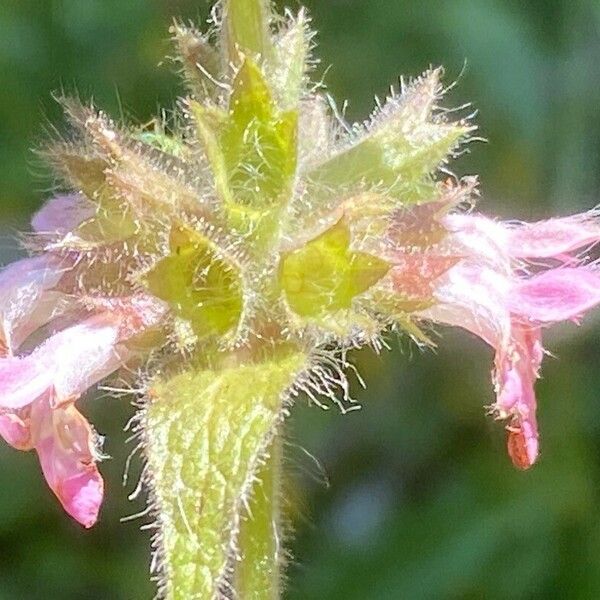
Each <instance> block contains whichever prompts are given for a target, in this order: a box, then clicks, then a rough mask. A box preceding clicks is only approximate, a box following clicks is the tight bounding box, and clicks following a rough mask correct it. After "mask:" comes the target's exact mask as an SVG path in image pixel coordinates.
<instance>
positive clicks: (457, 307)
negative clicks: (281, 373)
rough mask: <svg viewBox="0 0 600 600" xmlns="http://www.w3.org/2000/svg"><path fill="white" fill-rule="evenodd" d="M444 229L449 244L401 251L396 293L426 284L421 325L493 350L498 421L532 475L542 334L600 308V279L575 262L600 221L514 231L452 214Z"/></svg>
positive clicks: (516, 458)
mask: <svg viewBox="0 0 600 600" xmlns="http://www.w3.org/2000/svg"><path fill="white" fill-rule="evenodd" d="M399 220H400V226H399V224H398V222H397V223H396V225H395V228H396V230H398V228H399V229H400V230H402V226H401V223H402V217H401V216H400V217H399ZM439 223H441V224H443V226H444V227H445V228H446V230H447V231H448V234H447V235H446V237H445V238H443V240H442V241H440V242H436V243H433V244H431V245H428V246H426V247H423V248H419V249H416V250H415V248H414V247H410V248H404V252H406V253H409V254H408V255H409V256H410V261H407V259H406V257H404V258H401V259H400V258H397V259H396V261H395V262H396V264H397V266H396V267H395V269H394V270H393V272H392V278H393V281H394V286H395V289H396V291H397V292H398V293H400V294H402V295H405V294H407V293H414V291H415V290H416V289H418V285H415V283H414V278H415V277H417V278H420V279H421V292H423V291H426V288H427V287H429V288H430V289H431V290H432V294H431V298H430V299H431V301H432V305H431V306H429V307H427V308H425V309H424V310H422V311H419V313H418V315H419V316H420V317H422V318H425V319H428V320H431V321H434V322H438V323H443V324H448V325H453V326H458V327H462V328H464V329H467V330H468V331H471V332H472V333H474V334H476V335H477V336H479V337H481V338H482V339H483V340H484V341H485V342H487V343H488V344H489V345H490V346H492V347H493V348H494V350H495V352H496V358H495V367H494V378H493V379H494V386H495V390H496V402H495V403H494V405H493V406H492V412H493V414H495V415H496V417H497V418H499V419H503V420H506V421H508V424H507V428H506V429H507V432H508V441H507V444H508V451H509V455H510V457H511V459H512V461H513V463H514V464H515V465H516V466H517V467H519V468H522V469H526V468H529V467H531V466H532V465H533V464H534V463H535V461H536V460H537V457H538V452H539V449H538V428H537V421H536V408H537V406H536V397H535V392H534V384H535V381H536V379H537V378H538V376H539V370H540V366H541V362H542V358H543V355H544V350H543V347H542V342H541V337H542V327H544V326H548V325H552V324H554V323H558V322H561V321H568V320H573V321H577V320H579V319H580V318H581V317H582V316H583V315H584V314H585V313H586V312H587V311H588V310H590V309H591V308H593V307H594V306H596V305H598V304H600V270H599V269H598V267H597V266H596V265H595V264H594V263H593V262H590V261H588V262H587V264H586V260H585V259H584V258H580V257H579V256H578V255H577V254H576V253H577V251H580V250H581V249H583V248H588V247H591V246H592V245H593V244H595V243H597V242H598V241H600V223H599V220H598V215H597V213H595V212H590V213H587V214H583V215H576V216H571V217H567V218H564V219H550V220H547V221H541V222H538V223H531V224H525V223H511V224H507V223H501V222H498V221H494V220H492V219H488V218H486V217H483V216H479V215H472V214H456V213H455V214H446V215H442V216H440V217H439ZM429 227H430V226H429ZM398 239H399V238H398V237H396V238H395V240H398ZM397 253H398V254H401V253H402V249H400V251H399V252H397ZM450 259H454V260H455V261H456V262H455V264H452V263H451V262H449V261H450ZM444 261H446V262H444ZM407 264H412V265H413V266H412V268H411V274H410V275H408V274H407V273H406V271H405V270H404V269H405V268H406V265H407ZM415 264H416V265H418V266H416V267H415V266H414V265H415ZM432 264H435V265H438V267H439V268H437V269H436V268H432V267H431V265H432ZM444 266H447V268H445V269H444V268H443V267H444Z"/></svg>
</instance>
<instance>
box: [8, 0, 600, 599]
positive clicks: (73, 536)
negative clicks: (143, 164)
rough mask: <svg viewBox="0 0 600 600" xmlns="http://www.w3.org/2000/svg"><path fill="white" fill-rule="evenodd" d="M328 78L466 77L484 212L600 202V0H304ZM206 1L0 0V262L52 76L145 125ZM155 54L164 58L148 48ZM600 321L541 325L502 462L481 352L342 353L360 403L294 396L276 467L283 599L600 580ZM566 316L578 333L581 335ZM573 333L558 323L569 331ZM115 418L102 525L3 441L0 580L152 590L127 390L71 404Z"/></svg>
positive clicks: (370, 85) (353, 104)
mask: <svg viewBox="0 0 600 600" xmlns="http://www.w3.org/2000/svg"><path fill="white" fill-rule="evenodd" d="M306 4H307V5H308V7H309V8H310V9H311V14H312V15H313V17H314V21H315V25H316V27H317V28H318V30H319V32H320V34H319V37H318V40H319V42H320V51H319V54H320V56H321V57H322V59H323V60H322V64H321V66H320V67H319V70H318V71H319V72H320V73H323V72H324V71H325V68H326V67H327V66H328V65H329V64H333V68H332V69H331V70H330V71H329V72H328V73H327V76H326V81H327V83H328V85H329V89H330V90H331V92H332V94H333V95H334V96H335V97H337V98H348V99H349V100H350V105H349V109H348V115H349V117H350V118H353V119H359V118H362V117H364V116H365V115H366V114H367V113H368V112H369V110H370V109H371V107H372V104H373V103H372V98H373V96H374V95H375V94H378V95H380V96H384V95H385V93H386V90H387V87H388V86H389V84H391V83H395V82H397V76H398V75H399V74H405V75H417V74H419V73H420V72H421V71H423V70H424V69H425V68H427V67H428V66H429V65H430V64H433V65H437V64H443V65H445V67H446V73H447V75H446V78H447V79H446V80H447V82H448V84H450V83H452V82H453V81H455V80H457V79H458V86H457V87H456V88H455V89H454V90H453V91H452V92H451V93H450V97H449V100H448V103H449V105H454V106H459V105H461V104H463V103H465V102H472V103H473V106H474V107H475V108H477V109H479V111H480V112H479V115H478V117H477V121H478V123H479V124H480V126H481V134H482V135H483V136H484V137H486V138H488V139H489V141H490V143H489V144H485V145H484V144H476V145H474V146H473V147H472V148H471V151H472V152H473V153H472V154H470V155H467V156H464V157H463V158H461V159H460V160H459V161H458V162H457V163H456V164H455V165H453V167H454V169H455V170H456V171H457V172H458V173H460V174H463V173H473V172H476V173H479V174H480V175H481V179H482V192H483V197H484V199H483V200H482V202H481V204H480V208H481V209H482V210H483V211H487V212H495V213H497V214H501V215H504V216H511V217H518V218H536V217H540V216H542V215H549V214H567V213H569V212H574V211H578V210H583V209H585V208H589V207H591V206H593V205H594V204H597V203H598V198H599V192H600V168H599V167H600V164H599V163H600V110H599V106H600V3H599V2H598V1H597V0H531V1H530V2H521V1H519V0H454V1H453V2H438V1H436V0H420V1H419V0H378V1H377V2H371V3H367V2H363V1H361V0H327V1H326V2H324V1H322V0H321V1H320V2H319V1H318V0H312V1H307V2H306ZM207 13H208V4H207V3H206V2H204V1H203V0H127V1H126V2H124V1H123V0H46V1H44V2H40V1H39V0H0V77H1V81H2V85H1V86H0V175H1V180H2V186H1V188H0V211H1V212H0V220H1V224H2V230H1V231H2V234H3V237H2V243H1V244H0V254H1V255H2V259H3V261H6V260H9V259H10V258H11V257H12V256H14V254H15V253H16V245H15V242H14V235H13V234H12V233H11V231H12V228H13V227H14V226H19V227H21V228H24V227H26V219H27V215H29V214H30V213H31V212H32V211H33V210H34V209H35V207H37V206H38V205H39V204H40V203H41V201H42V199H43V198H44V197H46V196H47V195H48V194H49V193H50V191H51V190H52V189H53V186H54V182H53V180H52V177H51V176H50V174H49V173H48V171H47V170H46V169H45V168H43V166H42V165H41V164H40V162H39V161H38V159H37V158H35V156H34V155H33V154H32V153H31V152H30V148H32V147H34V146H36V145H37V144H38V143H39V142H40V140H41V139H43V130H44V129H46V130H48V129H49V128H51V126H58V127H59V128H60V126H61V125H60V124H61V121H60V114H59V110H58V108H57V106H56V104H55V103H54V102H53V100H52V98H51V95H52V93H53V92H56V91H60V90H63V89H64V90H67V91H70V92H73V91H77V92H78V93H79V94H80V95H81V96H82V97H84V98H94V100H95V102H96V103H97V104H98V105H100V106H101V107H103V108H105V109H107V110H108V111H109V112H111V113H112V114H114V115H117V116H118V115H119V114H121V115H125V116H127V118H133V119H135V120H137V121H139V122H142V123H143V122H146V121H149V120H150V119H152V117H153V116H154V115H155V114H156V112H157V110H158V107H159V106H166V107H169V106H172V105H173V102H174V99H175V96H176V94H177V93H178V92H179V87H178V83H177V81H176V78H175V77H174V75H173V68H172V65H171V64H169V61H164V60H163V56H164V55H165V54H168V52H169V41H168V33H167V28H168V25H169V23H170V19H171V17H172V16H174V15H178V16H182V17H184V18H191V19H194V20H196V21H198V20H201V19H204V18H205V17H206V15H207ZM157 65H158V66H157ZM599 327H600V325H599V320H598V318H596V319H595V321H594V320H593V319H592V320H590V323H588V324H586V325H585V326H584V327H583V328H582V329H580V330H578V331H574V329H575V328H574V326H572V327H565V328H564V329H561V330H560V331H558V332H557V333H553V334H552V335H550V336H548V346H549V347H550V348H551V349H552V350H555V351H556V353H557V354H558V355H559V356H560V360H548V361H547V363H546V365H545V369H544V379H543V380H542V381H541V382H540V384H539V386H538V390H539V396H540V398H541V411H540V412H541V415H540V421H541V428H542V436H543V437H542V444H543V445H542V453H543V454H542V460H541V461H540V464H539V466H537V467H536V468H535V469H534V470H533V471H532V472H528V473H521V472H516V471H515V470H514V469H513V468H512V466H511V465H510V462H509V460H508V459H507V457H506V456H505V449H504V435H503V432H502V430H501V427H500V426H498V425H495V424H493V423H492V421H491V420H490V418H486V417H485V416H484V409H483V408H482V407H483V405H485V404H489V403H490V402H491V400H492V391H491V386H490V383H489V371H490V360H491V354H490V352H488V350H487V349H484V348H483V347H482V345H481V344H480V343H478V342H476V341H475V340H472V339H469V338H468V336H466V335H460V334H459V333H458V332H452V333H448V332H444V340H443V341H442V340H441V339H440V349H439V350H438V351H437V352H435V353H434V352H427V353H425V354H422V355H421V353H420V352H418V351H417V350H415V349H414V347H411V345H410V344H408V343H407V342H405V341H403V340H401V341H400V343H397V342H395V341H393V340H391V345H392V346H393V350H392V352H390V353H386V354H384V355H382V356H375V355H373V354H370V353H369V352H365V353H362V354H360V355H359V356H357V357H356V363H357V365H358V367H359V369H360V371H361V374H362V375H363V377H364V378H365V379H366V380H367V381H368V382H369V387H368V390H367V391H362V390H361V389H360V387H359V386H358V385H356V390H355V395H356V396H357V398H358V399H359V400H360V401H361V402H362V404H363V410H362V411H358V412H356V413H351V414H349V415H346V416H341V415H340V414H338V413H336V411H335V410H331V411H329V412H327V413H323V412H321V411H320V410H319V409H317V408H315V407H307V406H306V405H305V403H300V404H298V406H297V407H296V409H295V411H294V415H293V418H292V422H291V423H290V434H289V442H288V471H289V474H290V486H292V487H294V488H296V489H295V493H297V494H298V497H299V502H298V503H297V504H296V505H294V507H293V513H294V521H295V527H296V530H297V533H296V536H295V540H294V542H293V544H292V552H293V555H294V560H293V562H292V567H291V569H290V573H289V575H290V581H289V594H288V596H289V597H290V598H292V599H298V600H299V599H303V600H311V599H313V598H314V599H317V598H319V599H327V600H336V599H340V600H341V599H344V600H354V599H356V600H358V599H361V600H371V599H372V600H375V599H377V600H387V599H396V598H409V599H427V598H432V599H434V598H435V599H465V600H466V599H472V598H473V599H475V598H477V599H479V598H486V599H487V598H490V599H495V598H499V599H501V598H511V599H513V598H576V599H579V598H582V599H587V598H598V597H600V518H599V517H598V510H597V507H596V505H597V504H598V500H599V499H600V403H599V402H598V400H599V398H598V392H599V390H600V371H599V370H598V363H599V361H600V345H599V344H598V338H599V335H598V331H599ZM573 334H575V335H573ZM570 336H572V337H570ZM84 410H85V411H86V413H88V414H90V416H91V417H92V420H93V422H94V423H95V424H96V427H97V429H98V430H99V431H101V432H102V433H105V434H106V435H107V440H106V451H107V453H108V454H110V455H111V456H112V460H108V461H106V462H105V463H104V464H103V473H104V474H105V475H106V477H107V502H106V506H105V508H104V510H103V516H102V519H101V521H100V523H99V524H98V525H97V527H96V528H95V529H94V530H92V531H91V532H84V531H82V530H80V528H78V526H77V525H75V524H74V523H72V522H70V521H69V520H68V518H67V517H66V516H65V515H64V514H63V513H62V511H61V509H60V507H59V506H58V503H57V502H56V501H55V500H54V499H53V498H52V497H51V495H50V492H49V491H48V490H47V489H46V486H45V484H44V482H43V480H42V477H41V474H40V473H39V472H38V470H39V467H38V465H37V461H36V460H35V457H34V456H33V455H31V454H29V455H26V454H22V453H17V452H15V451H13V450H10V449H8V448H5V447H2V448H1V449H0V484H1V485H2V488H3V492H2V493H1V494H0V553H1V555H2V558H3V560H2V561H1V563H0V600H4V599H7V600H9V599H10V600H14V599H17V600H20V599H25V600H30V599H31V600H36V599H38V598H39V599H42V598H44V599H46V598H61V599H66V600H75V599H84V598H85V599H89V600H103V599H111V600H112V599H115V600H121V599H123V600H137V599H138V598H139V599H144V598H151V597H152V594H153V585H152V584H151V583H150V582H149V581H148V576H147V568H148V562H149V558H148V548H147V546H148V540H149V534H148V532H139V531H138V529H139V525H140V523H144V522H147V521H148V519H147V518H146V519H145V521H144V519H141V520H139V521H133V522H132V523H125V524H122V523H120V522H119V519H120V518H121V517H123V516H126V515H128V514H132V513H134V512H136V511H138V510H140V509H142V508H143V502H142V501H141V500H137V501H135V502H133V503H131V502H128V501H127V493H128V492H131V491H132V489H133V488H134V487H135V471H136V469H137V470H138V471H139V464H138V465H135V461H134V467H133V468H132V478H131V479H132V482H130V483H129V485H128V486H127V488H125V489H124V488H123V487H121V485H120V481H121V477H122V473H123V471H124V465H125V459H126V456H127V453H128V451H129V450H131V449H132V448H131V447H129V448H127V447H126V446H125V438H126V434H125V433H123V432H122V426H123V424H124V423H125V422H126V420H127V418H128V416H129V415H130V414H131V412H132V410H133V409H132V408H131V407H130V406H129V404H128V402H127V400H126V399H115V398H108V397H105V396H103V395H100V396H99V398H98V399H94V400H93V401H91V402H88V403H85V404H84Z"/></svg>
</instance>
